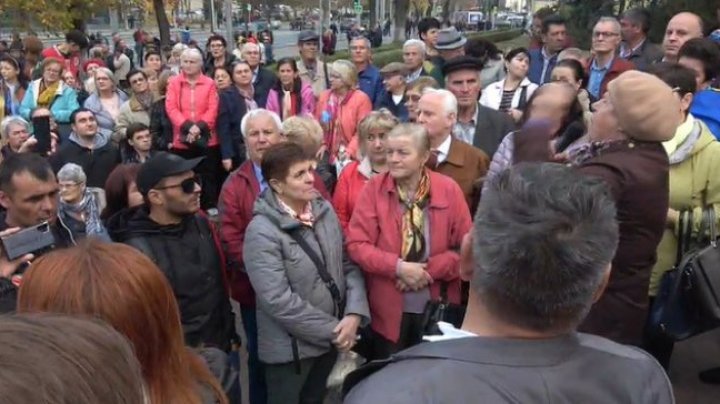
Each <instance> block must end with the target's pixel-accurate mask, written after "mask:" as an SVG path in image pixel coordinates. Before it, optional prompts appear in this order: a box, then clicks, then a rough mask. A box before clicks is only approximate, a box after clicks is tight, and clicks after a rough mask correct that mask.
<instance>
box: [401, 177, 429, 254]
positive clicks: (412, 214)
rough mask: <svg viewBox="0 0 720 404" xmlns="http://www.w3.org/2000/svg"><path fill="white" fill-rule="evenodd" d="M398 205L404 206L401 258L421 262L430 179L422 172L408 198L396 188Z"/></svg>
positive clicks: (423, 250) (423, 249) (424, 244)
mask: <svg viewBox="0 0 720 404" xmlns="http://www.w3.org/2000/svg"><path fill="white" fill-rule="evenodd" d="M397 191H398V196H399V197H400V203H402V204H403V205H404V206H405V213H403V218H402V251H401V253H402V258H403V261H407V262H421V261H422V260H423V259H424V258H425V255H426V254H425V247H426V243H425V213H424V210H425V207H426V206H427V204H428V202H429V201H430V177H429V176H428V173H427V171H426V170H423V174H422V177H421V178H420V183H419V184H418V188H417V191H415V195H413V196H409V195H407V194H406V193H405V191H403V190H402V189H400V187H397Z"/></svg>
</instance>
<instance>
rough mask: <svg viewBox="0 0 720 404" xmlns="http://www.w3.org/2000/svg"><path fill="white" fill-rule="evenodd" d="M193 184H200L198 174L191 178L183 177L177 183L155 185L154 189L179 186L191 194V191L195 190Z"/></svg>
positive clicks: (184, 191)
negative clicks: (161, 185)
mask: <svg viewBox="0 0 720 404" xmlns="http://www.w3.org/2000/svg"><path fill="white" fill-rule="evenodd" d="M195 184H198V185H200V186H202V180H201V178H200V176H198V175H196V176H194V177H192V178H187V179H184V180H182V181H181V182H180V183H178V184H174V185H166V186H164V187H156V188H155V189H157V190H160V191H162V190H164V189H171V188H180V189H181V190H182V191H183V193H186V194H192V193H193V192H195Z"/></svg>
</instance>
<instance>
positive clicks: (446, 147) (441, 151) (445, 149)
mask: <svg viewBox="0 0 720 404" xmlns="http://www.w3.org/2000/svg"><path fill="white" fill-rule="evenodd" d="M450 143H452V135H448V137H446V138H445V140H444V141H443V142H442V143H440V146H438V148H437V149H436V150H437V151H438V159H437V162H438V164H440V163H442V162H444V161H445V160H447V157H448V153H450Z"/></svg>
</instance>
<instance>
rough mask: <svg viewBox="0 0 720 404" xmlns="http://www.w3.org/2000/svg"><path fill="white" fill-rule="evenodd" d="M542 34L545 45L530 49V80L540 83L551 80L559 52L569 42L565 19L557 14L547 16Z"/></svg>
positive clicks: (543, 23)
mask: <svg viewBox="0 0 720 404" xmlns="http://www.w3.org/2000/svg"><path fill="white" fill-rule="evenodd" d="M541 34H542V41H543V47H542V48H540V49H533V50H531V51H530V70H529V71H528V78H529V79H530V81H532V82H533V83H535V84H538V85H540V84H544V83H547V82H548V81H550V74H551V73H552V70H553V68H554V67H555V64H556V63H557V58H558V54H559V53H560V51H562V50H563V49H564V48H565V46H566V44H567V29H566V27H565V19H564V18H562V17H560V16H557V15H551V16H548V17H546V18H545V19H543V22H542V30H541Z"/></svg>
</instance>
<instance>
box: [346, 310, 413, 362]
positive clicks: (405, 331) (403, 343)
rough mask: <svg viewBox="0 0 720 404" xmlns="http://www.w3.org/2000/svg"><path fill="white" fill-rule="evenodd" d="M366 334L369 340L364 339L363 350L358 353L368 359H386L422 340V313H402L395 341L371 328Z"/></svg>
mask: <svg viewBox="0 0 720 404" xmlns="http://www.w3.org/2000/svg"><path fill="white" fill-rule="evenodd" d="M366 335H369V341H365V347H364V348H363V352H358V353H359V354H360V355H362V356H364V357H365V358H366V359H367V360H368V361H371V360H378V359H387V358H389V357H390V355H392V354H394V353H396V352H399V351H402V350H403V349H406V348H410V347H411V346H415V345H417V344H419V343H421V342H422V336H423V315H422V314H414V313H403V315H402V320H401V321H400V337H399V338H398V340H397V342H392V341H390V340H388V339H386V338H385V337H383V336H382V335H380V334H378V333H377V332H375V331H373V330H372V329H371V330H369V332H367V333H366Z"/></svg>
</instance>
